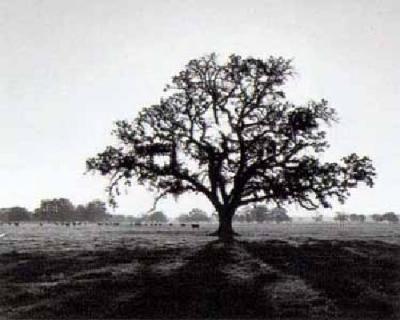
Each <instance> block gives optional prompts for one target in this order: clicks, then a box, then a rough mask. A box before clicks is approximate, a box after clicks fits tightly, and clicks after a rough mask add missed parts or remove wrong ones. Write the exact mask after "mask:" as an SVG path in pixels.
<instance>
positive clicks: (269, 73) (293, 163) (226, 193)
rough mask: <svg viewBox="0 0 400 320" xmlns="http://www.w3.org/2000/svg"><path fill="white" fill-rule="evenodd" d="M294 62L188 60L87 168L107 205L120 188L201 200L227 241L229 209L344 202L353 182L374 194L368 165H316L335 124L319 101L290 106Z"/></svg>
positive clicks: (354, 159)
mask: <svg viewBox="0 0 400 320" xmlns="http://www.w3.org/2000/svg"><path fill="white" fill-rule="evenodd" d="M292 75H293V66H292V61H291V60H287V59H284V58H282V57H269V58H266V59H257V58H253V57H249V58H242V57H241V56H239V55H231V56H230V57H229V58H228V59H227V61H226V62H224V63H219V62H218V60H217V57H216V55H215V54H211V55H208V56H205V57H201V58H199V59H193V60H191V61H189V63H188V64H187V65H186V67H185V68H184V69H183V70H182V71H181V72H179V73H178V74H177V75H176V76H174V77H173V78H172V82H171V83H170V84H169V85H167V86H166V88H165V91H166V96H165V97H163V98H161V99H160V101H159V103H157V104H154V105H152V106H149V107H145V108H143V109H142V111H141V112H140V113H139V114H138V115H137V117H136V118H135V119H134V120H133V121H127V120H121V121H117V122H116V124H115V129H114V131H113V134H114V135H115V136H116V138H117V141H118V143H117V144H116V145H113V146H108V147H106V149H105V150H104V151H103V152H101V153H99V154H97V156H95V157H93V158H90V159H88V160H87V168H88V170H89V171H96V172H100V174H102V175H105V176H110V177H111V182H110V184H109V186H108V192H109V194H110V198H111V202H113V203H114V204H115V195H118V194H119V189H120V186H121V184H124V185H126V186H130V185H131V184H132V182H133V181H134V182H136V183H138V184H145V185H147V186H148V187H149V188H150V189H151V190H155V191H156V192H158V197H157V198H160V197H163V196H165V195H168V194H171V195H174V196H179V195H181V194H183V193H186V192H194V193H201V194H203V195H205V196H206V197H207V198H208V199H209V201H210V202H211V203H212V204H213V206H214V207H215V209H216V211H217V212H218V216H219V221H220V228H219V231H218V234H219V235H220V236H222V237H224V236H227V237H230V236H232V234H233V230H232V226H231V224H232V217H233V215H234V214H235V212H236V210H237V209H238V208H239V207H241V206H244V205H247V204H251V203H259V202H264V203H271V202H274V203H276V204H278V205H280V204H283V203H297V204H299V205H300V206H302V207H303V208H306V209H309V210H312V209H316V208H318V207H319V206H323V207H326V208H327V207H331V206H332V199H333V198H335V199H337V200H338V201H339V202H341V203H343V202H344V201H345V200H346V199H347V197H348V196H349V194H350V193H349V191H350V189H351V188H354V187H357V186H358V185H359V183H365V184H366V185H368V186H372V185H373V178H374V176H375V169H374V167H373V165H372V162H371V160H370V159H369V158H368V157H365V156H362V157H360V156H358V155H356V154H355V153H352V154H350V155H348V156H345V157H343V158H342V159H341V161H340V162H323V161H321V159H320V157H319V155H320V154H321V153H323V152H324V151H326V149H327V148H328V142H327V139H326V131H325V130H326V128H327V127H328V126H329V125H330V124H332V123H334V122H335V121H336V120H337V116H336V113H335V110H334V109H333V108H331V107H329V106H328V102H327V101H326V100H311V101H309V102H307V103H305V104H301V105H296V104H294V103H292V102H290V101H288V100H287V99H286V94H285V92H284V91H283V88H282V86H283V85H284V84H285V83H286V82H287V80H288V79H289V78H290V77H291V76H292Z"/></svg>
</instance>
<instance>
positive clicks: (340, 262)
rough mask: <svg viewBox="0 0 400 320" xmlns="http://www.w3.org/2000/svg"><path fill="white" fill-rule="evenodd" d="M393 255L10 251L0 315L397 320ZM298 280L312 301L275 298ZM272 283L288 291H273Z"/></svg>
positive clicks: (369, 246) (328, 245)
mask: <svg viewBox="0 0 400 320" xmlns="http://www.w3.org/2000/svg"><path fill="white" fill-rule="evenodd" d="M399 258H400V247H399V246H396V245H391V244H387V243H382V242H362V241H341V242H338V241H321V240H318V241H316V240H312V239H310V241H308V242H306V243H304V244H302V245H299V246H293V245H292V244H290V243H288V242H284V241H264V242H237V243H234V244H231V245H222V244H220V243H218V242H210V243H208V244H207V245H206V246H205V247H203V248H201V249H200V250H198V251H192V252H189V254H188V252H186V251H185V249H182V248H181V249H177V248H176V249H174V248H172V249H163V250H156V249H154V250H148V249H140V248H138V249H134V250H124V249H120V250H114V251H104V252H102V251H94V252H68V253H66V254H64V255H61V254H58V255H57V254H54V255H44V254H34V253H30V254H18V253H13V254H7V255H1V256H0V263H1V269H0V315H2V316H5V317H6V318H57V319H60V318H73V319H88V318H91V319H93V318H108V319H109V318H264V319H277V318H280V319H286V318H293V319H296V318H302V319H322V318H323V319H333V318H335V319H336V318H337V319H344V318H343V317H346V319H356V318H357V319H398V316H399V315H400V312H399V300H400V292H399V290H400V289H399V288H400V261H399ZM240 259H245V260H246V261H249V260H252V262H251V264H246V261H244V262H243V263H244V264H243V265H244V267H243V268H242V269H241V270H244V272H242V274H240V272H239V273H238V275H239V276H246V273H248V274H251V275H252V276H250V277H247V278H246V277H245V278H240V277H238V279H239V280H238V281H236V280H235V281H233V280H232V279H234V278H232V277H231V276H229V275H230V274H232V272H231V273H230V271H231V270H233V269H234V267H235V266H236V265H238V264H242V262H241V261H240ZM233 275H234V276H235V274H233ZM299 283H300V284H302V283H304V285H303V287H304V286H305V287H306V289H307V288H308V287H307V286H309V287H310V288H311V289H310V290H309V291H310V292H311V290H315V292H317V294H316V297H317V298H313V300H312V302H310V301H308V300H307V297H306V296H305V297H303V300H304V301H302V300H301V298H302V297H300V298H299V297H296V299H297V300H296V303H295V304H294V303H291V301H286V302H287V303H285V301H283V303H280V304H279V303H278V302H279V301H280V300H279V292H286V293H285V294H286V295H285V296H284V299H290V297H291V295H290V294H292V293H296V290H297V288H296V287H294V288H292V287H290V286H291V285H292V284H294V285H297V284H299ZM280 284H283V288H285V290H286V291H285V290H282V288H281V289H280V291H279V290H275V291H274V292H275V293H274V294H272V293H271V292H272V289H271V290H270V288H277V287H279V285H280ZM288 288H289V289H288ZM299 290H300V289H299ZM302 290H305V289H304V288H303V289H302ZM307 290H308V289H307ZM287 292H289V294H288V293H287ZM307 292H308V291H307ZM312 292H314V291H312ZM276 295H278V297H277V296H276ZM288 297H289V298H288ZM277 301H278V302H277ZM297 301H298V302H297ZM317 304H318V305H317ZM289 305H290V307H289ZM321 305H322V306H323V307H324V308H322V307H321ZM316 308H319V309H318V310H320V311H319V313H315V312H314V311H315V309H316ZM321 310H323V311H321ZM321 312H322V313H321Z"/></svg>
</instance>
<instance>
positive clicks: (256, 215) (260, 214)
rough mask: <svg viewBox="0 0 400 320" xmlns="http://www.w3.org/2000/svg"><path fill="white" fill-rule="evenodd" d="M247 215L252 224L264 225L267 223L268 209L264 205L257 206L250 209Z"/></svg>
mask: <svg viewBox="0 0 400 320" xmlns="http://www.w3.org/2000/svg"><path fill="white" fill-rule="evenodd" d="M247 214H248V215H249V217H248V220H249V219H250V221H251V222H253V221H254V222H257V223H262V222H265V221H267V216H268V208H267V207H266V206H264V205H257V206H254V207H253V208H250V209H249V210H248V213H247Z"/></svg>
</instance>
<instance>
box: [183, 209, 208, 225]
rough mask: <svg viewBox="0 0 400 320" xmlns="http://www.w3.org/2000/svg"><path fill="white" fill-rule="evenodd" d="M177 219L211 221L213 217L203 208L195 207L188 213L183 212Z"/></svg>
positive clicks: (188, 221)
mask: <svg viewBox="0 0 400 320" xmlns="http://www.w3.org/2000/svg"><path fill="white" fill-rule="evenodd" d="M177 220H178V221H179V222H182V223H185V222H187V223H190V222H210V221H211V218H210V217H209V216H208V215H207V213H206V212H205V211H203V210H201V209H198V208H193V209H192V210H190V211H189V213H187V214H181V215H180V216H178V218H177Z"/></svg>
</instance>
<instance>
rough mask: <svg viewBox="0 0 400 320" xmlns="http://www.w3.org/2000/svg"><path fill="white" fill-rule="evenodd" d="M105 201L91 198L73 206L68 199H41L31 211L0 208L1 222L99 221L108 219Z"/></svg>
mask: <svg viewBox="0 0 400 320" xmlns="http://www.w3.org/2000/svg"><path fill="white" fill-rule="evenodd" d="M110 217H111V215H110V214H109V213H108V212H107V207H106V204H105V202H103V201H101V200H93V201H90V202H88V203H87V204H80V205H77V206H75V205H74V204H73V203H72V202H71V201H70V200H69V199H66V198H55V199H47V200H42V201H41V202H40V206H39V208H36V209H34V211H33V212H31V211H29V210H28V209H26V208H24V207H11V208H1V209H0V221H1V222H16V221H49V222H56V221H89V222H94V221H101V220H106V219H109V218H110Z"/></svg>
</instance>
